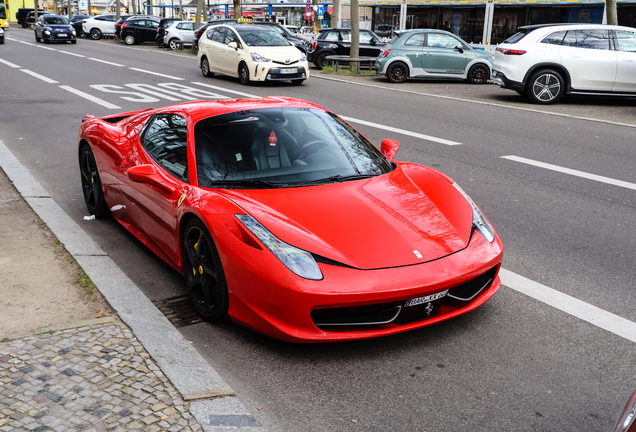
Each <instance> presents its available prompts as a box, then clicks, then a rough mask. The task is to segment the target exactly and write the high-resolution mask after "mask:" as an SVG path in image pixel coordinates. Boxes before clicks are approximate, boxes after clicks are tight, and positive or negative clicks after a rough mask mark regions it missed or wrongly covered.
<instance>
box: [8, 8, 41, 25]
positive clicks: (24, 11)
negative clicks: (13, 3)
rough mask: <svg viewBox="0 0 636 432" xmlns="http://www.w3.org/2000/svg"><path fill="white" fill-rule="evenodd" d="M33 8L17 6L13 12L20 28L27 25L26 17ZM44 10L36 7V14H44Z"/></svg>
mask: <svg viewBox="0 0 636 432" xmlns="http://www.w3.org/2000/svg"><path fill="white" fill-rule="evenodd" d="M34 10H35V9H33V8H19V9H18V11H17V12H16V13H15V19H16V21H17V22H18V24H20V25H21V26H22V28H26V27H27V23H26V17H27V15H28V14H29V12H33V11H34ZM44 13H46V11H45V10H44V9H38V15H41V14H44Z"/></svg>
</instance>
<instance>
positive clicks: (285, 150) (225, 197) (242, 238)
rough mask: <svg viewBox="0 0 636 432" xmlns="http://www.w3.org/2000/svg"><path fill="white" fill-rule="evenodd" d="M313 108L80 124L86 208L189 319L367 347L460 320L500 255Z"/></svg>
mask: <svg viewBox="0 0 636 432" xmlns="http://www.w3.org/2000/svg"><path fill="white" fill-rule="evenodd" d="M398 146H399V144H398V142H397V141H394V140H390V139H387V140H384V141H383V142H382V147H381V151H378V149H377V148H376V147H374V145H373V144H371V143H370V142H369V141H368V140H367V139H366V138H365V137H363V136H362V135H361V134H360V133H359V132H358V131H356V130H355V129H354V128H353V127H351V126H350V125H349V124H348V123H346V122H345V121H343V120H342V119H340V118H339V117H338V116H336V115H335V114H333V113H331V112H329V111H327V110H325V109H324V108H321V107H320V106H317V105H315V104H313V103H310V102H306V101H302V100H298V99H291V98H277V97H267V98H263V99H237V100H219V101H199V102H191V103H183V104H178V105H172V106H167V107H163V108H159V109H148V110H145V111H138V112H130V113H125V114H119V115H114V116H109V117H102V118H96V117H95V116H92V115H88V116H86V117H84V119H83V121H82V126H81V127H80V131H79V165H80V170H81V180H82V188H83V192H84V198H85V200H86V205H87V206H88V210H89V211H90V212H91V213H92V214H94V215H95V216H97V217H99V216H104V215H107V214H108V213H112V215H113V216H114V217H115V218H116V219H117V220H118V221H119V222H120V223H121V224H122V225H123V226H124V227H126V229H128V230H129V231H130V232H131V233H133V234H134V235H135V236H136V237H137V238H138V239H139V240H141V241H142V242H143V243H144V244H145V245H146V246H147V247H149V248H150V249H152V250H153V251H154V252H155V253H156V254H157V255H159V256H160V257H161V258H162V259H163V260H165V261H166V262H167V263H168V264H170V265H171V266H172V267H174V268H175V269H176V270H177V271H179V272H181V273H183V275H184V278H185V285H186V289H187V291H188V293H189V294H190V297H191V298H192V301H193V302H194V305H195V306H196V308H197V310H198V311H199V313H200V314H201V315H202V316H203V317H205V318H206V319H208V320H210V321H218V320H221V319H223V318H225V317H226V316H228V315H229V317H230V318H231V319H232V320H233V321H234V322H237V323H239V324H241V325H244V326H246V327H249V328H251V329H253V330H256V331H258V332H261V333H264V334H266V335H269V336H272V337H275V338H279V339H283V340H286V341H291V342H324V341H338V340H351V339H361V338H369V337H376V336H383V335H390V334H394V333H399V332H404V331H407V330H411V329H415V328H419V327H424V326H428V325H431V324H435V323H438V322H440V321H444V320H447V319H450V318H453V317H456V316H458V315H461V314H464V313H466V312H469V311H471V310H473V309H475V308H477V307H478V306H480V305H481V304H483V303H484V302H486V301H487V300H488V299H489V298H490V297H492V295H493V294H494V293H495V292H496V291H497V290H498V289H499V287H500V286H501V282H500V280H499V277H498V271H499V268H500V266H501V260H502V257H503V245H502V243H501V240H500V239H499V237H498V236H497V234H496V233H495V231H494V229H493V228H492V226H491V225H490V223H489V222H488V220H487V219H486V217H485V216H484V215H483V214H482V212H481V211H480V209H479V208H478V207H477V206H476V205H475V204H474V203H473V201H472V200H471V199H470V198H469V197H468V195H467V194H466V193H465V192H464V191H463V190H462V189H461V188H460V187H459V186H458V185H457V184H456V183H454V182H453V180H451V179H450V178H449V177H447V176H446V175H444V174H442V173H441V172H439V171H436V170H434V169H431V168H428V167H425V166H420V165H415V164H412V163H405V162H396V161H394V160H393V156H394V155H395V153H396V151H397V149H398Z"/></svg>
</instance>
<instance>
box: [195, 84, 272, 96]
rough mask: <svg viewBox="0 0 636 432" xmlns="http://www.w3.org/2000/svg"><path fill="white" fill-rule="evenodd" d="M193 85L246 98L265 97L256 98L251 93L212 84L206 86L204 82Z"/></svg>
mask: <svg viewBox="0 0 636 432" xmlns="http://www.w3.org/2000/svg"><path fill="white" fill-rule="evenodd" d="M191 84H194V85H198V86H201V87H207V88H211V89H215V90H221V91H224V92H226V93H231V94H235V95H239V96H244V97H248V98H260V97H263V96H256V95H253V94H249V93H243V92H240V91H236V90H229V89H226V88H224V87H218V86H214V85H211V84H205V83H202V82H193V83H191Z"/></svg>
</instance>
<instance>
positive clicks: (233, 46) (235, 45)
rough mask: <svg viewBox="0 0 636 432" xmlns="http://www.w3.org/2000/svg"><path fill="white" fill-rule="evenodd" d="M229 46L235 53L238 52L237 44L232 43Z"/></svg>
mask: <svg viewBox="0 0 636 432" xmlns="http://www.w3.org/2000/svg"><path fill="white" fill-rule="evenodd" d="M227 46H229V47H230V48H234V50H235V51H236V50H238V44H237V43H236V42H230V43H229V44H227Z"/></svg>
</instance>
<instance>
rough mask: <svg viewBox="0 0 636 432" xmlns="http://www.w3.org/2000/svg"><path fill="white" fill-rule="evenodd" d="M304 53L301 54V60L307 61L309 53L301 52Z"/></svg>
mask: <svg viewBox="0 0 636 432" xmlns="http://www.w3.org/2000/svg"><path fill="white" fill-rule="evenodd" d="M301 54H302V55H301V56H300V61H306V60H307V54H305V53H301Z"/></svg>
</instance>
